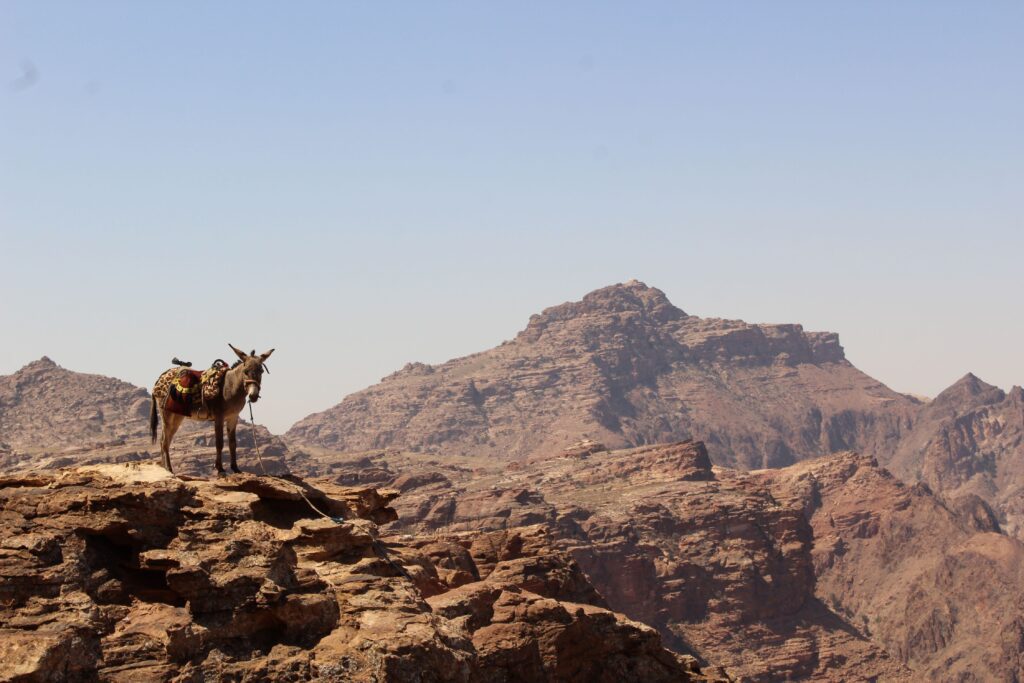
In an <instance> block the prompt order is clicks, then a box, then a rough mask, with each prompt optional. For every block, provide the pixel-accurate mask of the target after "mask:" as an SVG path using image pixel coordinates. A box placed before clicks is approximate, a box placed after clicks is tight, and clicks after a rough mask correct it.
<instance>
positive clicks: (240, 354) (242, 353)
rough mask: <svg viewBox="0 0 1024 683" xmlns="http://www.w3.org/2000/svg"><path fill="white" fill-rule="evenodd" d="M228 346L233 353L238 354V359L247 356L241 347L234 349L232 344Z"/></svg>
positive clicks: (243, 358)
mask: <svg viewBox="0 0 1024 683" xmlns="http://www.w3.org/2000/svg"><path fill="white" fill-rule="evenodd" d="M228 346H230V347H231V350H232V351H234V352H235V355H236V356H238V358H239V360H245V359H246V358H248V357H249V356H248V355H246V353H245V351H242V350H241V349H236V348H235V347H234V345H232V344H228Z"/></svg>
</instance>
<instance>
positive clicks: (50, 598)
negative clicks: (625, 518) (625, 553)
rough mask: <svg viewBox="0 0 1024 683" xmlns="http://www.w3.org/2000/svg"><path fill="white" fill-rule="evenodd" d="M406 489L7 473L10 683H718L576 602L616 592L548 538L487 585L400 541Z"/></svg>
mask: <svg viewBox="0 0 1024 683" xmlns="http://www.w3.org/2000/svg"><path fill="white" fill-rule="evenodd" d="M394 495H395V494H394V493H391V494H381V493H379V492H377V491H376V490H373V489H368V488H365V487H362V488H359V487H357V488H345V487H340V486H338V485H336V484H330V483H326V482H325V483H323V484H322V485H320V484H316V485H313V484H311V483H309V482H306V481H303V480H301V479H298V478H291V479H286V480H285V479H274V478H259V477H254V476H252V475H235V476H229V477H225V478H220V479H214V480H199V479H181V478H178V477H175V476H172V475H170V474H169V473H168V472H166V471H165V470H163V469H162V468H159V467H158V466H155V465H146V464H128V465H110V464H103V465H95V466H90V467H81V468H75V469H67V470H62V471H58V472H53V473H43V474H35V475H26V476H20V477H6V478H3V479H2V480H0V539H2V541H0V661H2V662H3V666H0V671H2V673H0V680H10V681H15V680H17V681H73V680H95V679H99V680H110V681H136V680H153V681H182V680H252V681H256V680H325V681H330V680H337V681H367V682H369V681H378V682H379V681H396V682H397V681H410V680H423V681H462V682H468V681H507V680H520V681H534V680H535V681H549V680H572V679H573V677H574V676H576V675H577V674H578V673H580V672H582V674H580V675H584V674H586V675H589V672H600V671H608V672H614V673H615V675H616V676H621V678H620V679H621V680H637V681H639V680H682V681H685V680H707V679H706V677H704V676H703V675H702V674H701V673H700V670H699V667H698V668H694V667H693V666H691V664H692V662H680V661H679V660H678V659H677V658H676V657H675V656H674V655H673V654H672V653H670V652H668V651H667V650H665V649H664V648H662V646H661V644H660V640H659V637H658V635H657V633H656V632H655V631H653V630H651V629H649V628H648V627H645V626H642V625H640V624H634V623H632V622H630V621H628V620H627V619H625V618H624V617H622V616H620V615H616V614H614V613H611V612H608V611H607V610H604V609H601V608H599V607H595V606H586V605H582V606H581V605H577V604H575V603H570V602H567V601H566V600H567V599H568V598H573V599H577V600H580V599H589V600H593V601H595V602H597V601H599V596H598V595H597V593H596V591H594V589H593V587H592V586H591V585H590V584H589V583H588V582H587V580H586V577H585V576H584V575H583V573H582V572H581V571H580V569H579V567H578V566H577V565H576V564H575V563H574V562H573V561H572V560H571V559H570V558H568V557H567V556H565V555H563V554H560V553H559V552H558V551H557V550H555V549H554V548H553V547H552V546H551V545H550V543H548V542H546V541H545V540H544V539H546V538H547V537H546V536H545V535H544V534H543V533H541V532H537V531H525V532H523V533H522V534H518V536H517V537H518V538H520V539H522V538H524V537H526V538H532V539H533V541H531V542H520V543H506V546H510V545H514V546H516V548H517V549H518V554H516V556H515V557H511V555H513V554H514V553H510V552H504V553H502V554H501V559H500V560H498V559H496V561H495V563H494V564H493V565H491V566H489V568H488V572H487V575H488V576H487V580H486V581H484V580H481V576H482V573H481V571H480V569H479V567H478V566H477V564H476V562H475V560H474V559H473V555H472V553H471V547H472V543H466V542H465V541H463V542H459V541H455V540H448V541H444V540H441V539H436V538H435V539H422V540H415V539H414V541H413V543H412V544H402V543H397V542H395V541H394V540H389V541H384V540H382V539H381V538H380V537H379V531H378V529H377V526H376V523H375V521H374V520H377V521H380V522H386V521H391V520H393V519H394V512H393V510H390V508H388V506H387V503H388V501H389V500H390V499H391V498H392V497H393V496H394ZM307 499H308V500H309V501H313V502H315V504H316V505H317V506H318V507H322V508H323V509H324V510H327V511H329V514H330V515H331V516H333V519H327V518H324V517H323V516H321V515H319V514H318V513H317V512H315V511H313V510H312V509H311V508H310V506H309V504H308V503H307V502H306V501H307ZM503 533H505V534H506V536H509V535H512V536H516V535H517V532H514V531H512V532H503ZM417 546H419V548H417ZM531 549H535V550H537V553H538V554H536V555H535V556H532V557H528V556H527V555H526V554H525V552H526V551H529V550H531ZM435 561H436V564H435ZM439 570H445V571H447V572H449V573H448V574H446V575H445V578H447V579H448V580H449V581H448V582H446V581H443V580H442V578H441V575H440V574H439V573H438V571H439ZM458 572H461V573H462V576H459V577H457V578H458V579H459V580H458V581H455V580H453V579H454V578H456V574H457V573H458ZM453 586H457V587H455V588H452V587H453ZM459 591H467V592H466V593H463V592H459ZM474 591H475V592H476V593H474ZM531 591H539V593H535V592H531ZM471 594H479V595H480V596H481V597H479V598H476V599H475V602H474V601H473V600H474V599H472V598H467V595H471ZM545 595H547V597H545ZM431 596H433V597H431ZM427 598H430V599H431V600H436V601H438V602H437V603H436V604H437V605H438V607H437V609H436V610H434V609H433V608H432V607H431V605H430V603H428V602H427V601H426V599H427ZM467 600H469V603H467V602H466V601H467ZM470 603H472V604H470ZM474 610H475V611H474ZM474 614H475V615H476V617H475V619H474V618H470V617H472V615H474ZM496 625H500V628H501V629H509V630H510V631H509V633H515V638H514V639H513V638H506V637H504V636H499V635H495V634H491V635H487V634H488V633H490V632H485V631H486V629H488V628H490V629H491V630H492V631H494V630H495V629H496V628H497V626H496ZM478 634H480V635H478ZM560 634H561V635H560ZM584 645H585V646H586V649H583V646H584ZM524 653H526V654H527V655H529V656H530V657H532V656H533V654H536V657H537V658H536V660H533V659H531V660H530V661H531V663H532V664H536V666H535V667H533V668H528V669H522V668H520V667H519V666H518V664H519V663H520V662H521V661H523V656H524ZM532 664H531V666H532ZM609 675H610V674H609ZM620 679H616V680H620ZM595 680H598V679H595ZM601 680H603V679H601ZM609 680H610V679H609Z"/></svg>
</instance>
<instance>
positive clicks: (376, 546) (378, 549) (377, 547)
mask: <svg viewBox="0 0 1024 683" xmlns="http://www.w3.org/2000/svg"><path fill="white" fill-rule="evenodd" d="M246 403H248V404H249V427H250V428H251V429H252V445H253V448H255V449H256V460H257V462H259V464H260V470H261V471H262V472H263V475H264V476H266V477H270V478H271V479H277V480H278V481H283V482H285V483H288V484H294V483H295V482H291V481H288V480H287V479H282V478H281V477H275V476H274V475H273V474H271V473H270V472H267V468H266V467H264V466H263V456H261V455H260V445H259V443H258V442H257V441H256V419H255V418H254V417H253V415H252V401H250V400H248V399H246ZM299 495H300V496H302V500H304V501H306V505H308V506H309V507H310V508H311V509H312V510H313V512H315V513H317V514H318V515H320V516H321V517H323V518H324V519H329V520H331V521H332V522H334V523H335V524H341V523H342V522H343V521H345V518H344V517H331V516H330V515H329V514H327V513H326V512H324V511H323V510H321V509H320V508H318V507H317V506H316V505H313V501H311V500H310V499H309V498H307V497H306V493H305V492H304V491H303V490H302V488H301V487H300V488H299ZM370 538H371V539H372V545H373V551H374V552H375V553H377V557H379V558H380V559H382V560H384V561H385V562H387V563H388V564H389V565H391V567H392V568H393V569H395V570H396V571H397V572H398V573H399V574H401V575H402V576H404V577H405V578H407V579H408V580H409V581H410V582H412V583H413V585H415V584H416V582H415V581H413V578H412V575H411V574H409V572H408V571H407V570H406V569H405V567H403V566H402V565H400V564H398V563H397V562H395V561H394V560H393V559H391V556H390V555H388V551H387V550H385V549H384V546H383V545H382V544H381V542H380V541H379V540H377V539H376V538H374V537H373V536H372V535H371V537H370ZM403 588H405V589H406V592H407V593H408V594H409V595H410V596H412V597H413V599H418V598H417V596H416V595H415V594H414V593H412V592H411V591H409V589H408V588H406V587H405V586H403Z"/></svg>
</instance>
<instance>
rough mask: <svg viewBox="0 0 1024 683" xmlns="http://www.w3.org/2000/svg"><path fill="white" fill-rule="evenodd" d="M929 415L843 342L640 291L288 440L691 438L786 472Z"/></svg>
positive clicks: (411, 443)
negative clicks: (860, 363)
mask: <svg viewBox="0 0 1024 683" xmlns="http://www.w3.org/2000/svg"><path fill="white" fill-rule="evenodd" d="M918 403H919V402H918V401H916V400H914V399H912V398H910V397H907V396H905V395H903V394H899V393H897V392H895V391H892V390H891V389H889V388H888V387H886V386H885V385H883V384H882V383H880V382H878V381H876V380H874V379H872V378H870V377H868V376H867V375H865V374H864V373H862V372H860V371H859V370H857V369H856V368H855V367H853V365H851V364H850V363H849V362H848V361H847V360H846V358H845V356H844V353H843V349H842V346H841V345H840V344H839V338H838V336H837V335H836V334H834V333H830V332H806V331H804V329H803V327H802V326H800V325H792V324H790V325H786V324H783V325H765V324H760V325H754V324H748V323H745V322H742V321H737V320H723V319H717V318H699V317H696V316H691V315H688V314H687V313H686V312H685V311H683V310H682V309H680V308H678V307H676V306H674V305H672V303H671V302H669V300H668V298H667V297H666V296H665V294H664V293H663V292H662V291H661V290H658V289H655V288H653V287H648V286H647V285H645V284H644V283H642V282H638V281H636V280H633V281H630V282H627V283H625V284H617V285H612V286H610V287H605V288H603V289H599V290H596V291H594V292H591V293H590V294H587V295H586V296H585V297H583V299H582V300H581V301H576V302H569V303H565V304H561V305H558V306H554V307H552V308H548V309H546V310H545V311H543V312H542V313H540V314H538V315H534V316H532V317H531V318H530V321H529V324H528V325H527V327H526V328H525V329H524V330H523V331H521V332H520V333H519V334H518V335H517V336H516V338H515V339H513V340H512V341H509V342H505V343H503V344H502V345H500V346H498V347H496V348H494V349H491V350H489V351H484V352H481V353H477V354H473V355H470V356H466V357H464V358H458V359H454V360H451V361H448V362H447V363H443V364H441V365H437V366H428V365H424V364H421V363H411V364H409V365H407V366H406V367H405V368H403V369H402V370H400V371H399V372H397V373H394V374H392V375H390V376H389V377H386V378H385V379H384V380H383V381H382V382H381V383H380V384H377V385H375V386H373V387H370V388H368V389H365V390H363V391H360V392H356V393H355V394H352V395H350V396H348V397H346V398H345V399H344V400H343V401H342V402H341V403H340V404H338V405H337V406H335V407H333V408H330V409H328V410H326V411H324V412H322V413H316V414H314V415H310V416H308V417H306V418H304V419H302V420H300V421H299V422H297V423H296V424H295V425H293V426H292V428H291V429H289V430H288V432H287V437H288V438H290V439H293V440H295V441H298V442H302V443H308V444H312V445H319V446H325V447H329V448H335V449H340V450H350V451H360V450H370V449H375V448H404V449H412V450H419V451H424V452H446V453H490V454H493V455H494V456H495V457H503V458H530V457H543V456H544V455H546V454H552V453H557V452H559V451H560V450H561V449H562V448H564V447H565V446H566V445H568V444H570V443H572V442H574V441H577V440H579V439H580V438H592V439H595V440H598V441H601V442H603V443H606V444H607V445H608V446H611V447H629V446H639V445H644V444H650V443H660V442H670V441H678V440H681V439H686V438H696V439H701V440H703V441H705V442H706V443H707V445H708V449H709V451H710V453H711V457H712V458H713V459H714V460H715V462H717V463H720V464H726V465H733V466H739V467H744V468H759V467H778V466H784V465H787V464H791V463H793V462H797V461H799V460H803V459H807V458H810V457H815V456H818V455H820V454H822V453H829V452H833V451H839V450H848V449H862V450H865V451H867V452H878V451H882V452H888V451H890V450H891V449H893V448H894V447H895V444H896V442H898V440H899V439H900V436H901V434H902V433H903V432H904V431H905V430H907V429H909V428H910V427H911V426H912V422H911V418H910V416H911V415H912V414H913V413H914V411H916V409H917V408H918Z"/></svg>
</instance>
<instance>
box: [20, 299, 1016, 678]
mask: <svg viewBox="0 0 1024 683" xmlns="http://www.w3.org/2000/svg"><path fill="white" fill-rule="evenodd" d="M175 351H176V350H169V351H168V356H170V355H171V354H172V353H174V352H175ZM288 352H289V350H285V349H281V350H279V351H278V353H288ZM292 352H296V351H294V350H292ZM157 369H158V368H156V367H155V368H154V370H157ZM964 370H966V369H964ZM265 391H266V392H267V393H268V394H269V393H272V392H273V391H274V389H273V380H272V379H271V380H269V381H268V382H267V387H266V389H265ZM150 402H151V400H150V395H149V393H148V390H147V389H146V388H142V387H136V386H133V385H131V384H129V383H126V382H124V381H121V380H118V379H116V378H110V377H102V376H96V375H86V374H81V373H78V372H75V371H74V370H73V369H65V368H63V367H61V366H60V365H58V364H57V363H56V362H55V361H54V360H51V359H49V358H46V357H43V358H42V359H40V360H37V361H34V362H32V363H30V364H28V365H26V366H25V367H24V368H22V369H21V370H19V371H18V372H15V373H14V374H12V375H8V376H4V377H0V662H3V663H4V664H3V666H0V669H2V671H0V680H3V681H54V680H97V679H98V680H110V681H137V680H161V681H193V680H238V681H243V680H244V681H258V680H268V679H273V680H310V679H317V680H339V681H341V680H345V681H349V680H351V681H414V680H415V681H466V682H468V681H576V680H579V681H623V680H628V681H679V680H682V681H686V680H692V681H728V680H734V681H783V680H814V681H920V680H935V681H997V680H998V681H1018V680H1022V679H1024V390H1022V389H1021V387H1019V386H1016V387H1013V388H1011V389H1009V390H1007V391H1004V390H1003V389H1000V388H997V387H995V386H991V385H989V384H986V383H985V382H984V381H982V380H981V379H979V378H978V377H975V376H974V375H972V374H965V375H964V376H963V377H962V379H960V380H959V381H957V382H956V383H954V384H953V385H952V386H950V387H949V388H947V389H946V390H945V391H943V392H942V393H940V394H939V395H937V396H935V397H934V398H931V399H923V398H921V397H916V396H910V395H905V394H901V393H898V392H896V391H893V390H891V389H889V388H888V387H887V386H886V385H885V384H883V383H881V382H880V381H878V380H876V379H874V378H872V377H869V376H868V375H866V374H864V373H863V372H861V371H860V370H858V369H857V368H856V367H854V366H853V365H852V364H851V363H850V362H849V361H848V360H846V357H845V354H844V350H843V347H842V346H841V345H840V340H839V338H838V336H837V335H836V334H833V333H829V332H809V331H805V330H804V329H803V328H802V326H800V325H798V324H750V323H746V322H742V321H738V320H725V319H712V318H699V317H696V316H691V315H688V314H687V313H686V312H685V311H683V310H682V309H680V308H678V307H676V306H675V305H673V304H672V303H671V302H670V301H669V300H668V299H667V298H666V296H665V295H664V294H663V293H662V292H661V291H660V290H658V289H656V288H653V287H649V286H647V285H645V284H643V283H641V282H638V281H635V280H634V281H630V282H627V283H624V284H616V285H612V286H609V287H605V288H602V289H599V290H596V291H594V292H591V293H590V294H588V295H586V296H585V297H583V298H582V300H580V301H575V302H569V303H564V304H561V305H557V306H553V307H551V308H548V309H546V310H544V311H542V312H540V313H538V314H536V315H534V316H532V317H531V318H530V320H529V321H528V323H527V324H526V326H525V328H523V329H522V330H521V331H520V332H519V333H518V334H517V335H516V336H515V337H514V338H513V339H511V340H509V341H506V342H504V343H503V344H501V345H499V346H497V347H495V348H493V349H489V350H485V351H481V352H479V353H475V354H473V355H470V356H466V357H463V358H456V359H454V360H450V361H448V362H446V363H443V364H439V365H426V364H422V363H409V364H408V365H406V366H405V367H404V368H402V369H400V370H398V371H397V372H395V373H393V374H391V375H389V376H387V377H385V378H383V379H382V380H381V382H380V383H378V384H375V385H373V386H371V387H368V388H366V389H364V390H362V391H358V392H356V393H354V394H351V395H349V396H346V397H344V398H343V399H342V400H341V401H340V402H339V403H338V404H337V405H335V406H333V407H327V408H326V409H325V410H323V411H322V412H318V413H315V414H312V415H309V416H307V417H305V418H303V419H301V420H299V421H298V422H296V423H295V424H294V425H293V426H292V427H291V428H290V429H288V430H287V431H286V432H285V433H283V434H271V433H270V432H269V431H268V430H267V429H265V428H263V427H257V429H256V439H257V442H258V444H259V446H260V449H261V455H262V461H263V464H264V465H265V467H266V472H267V473H269V474H272V475H274V476H273V477H271V476H266V475H265V473H264V472H262V471H261V469H260V467H259V465H258V462H257V460H256V457H255V455H254V451H253V435H252V432H251V431H250V429H249V426H248V425H247V424H246V425H241V426H240V427H239V432H238V435H239V447H240V458H239V461H240V464H241V466H242V468H243V470H245V473H244V474H240V475H228V476H226V477H220V478H218V477H215V476H213V474H214V470H213V455H214V446H213V436H212V428H211V427H210V425H209V424H208V423H206V424H196V423H190V424H189V425H188V426H186V427H185V428H183V430H182V433H181V434H179V436H178V438H177V440H176V441H175V442H174V445H173V447H172V451H171V459H172V461H173V463H174V466H175V474H173V475H172V474H170V473H168V472H166V471H165V470H163V469H161V468H160V467H159V465H158V453H159V451H158V447H157V446H156V445H155V444H153V443H151V440H150V434H149V424H148V420H149V412H150ZM258 417H259V415H258V412H257V418H258Z"/></svg>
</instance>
